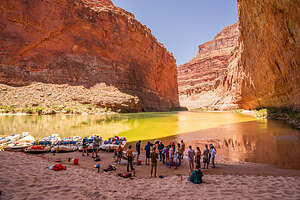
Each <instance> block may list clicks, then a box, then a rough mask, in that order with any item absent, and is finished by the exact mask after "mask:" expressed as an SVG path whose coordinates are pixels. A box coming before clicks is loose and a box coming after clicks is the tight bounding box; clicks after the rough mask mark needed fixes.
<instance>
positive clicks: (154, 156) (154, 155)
mask: <svg viewBox="0 0 300 200" xmlns="http://www.w3.org/2000/svg"><path fill="white" fill-rule="evenodd" d="M157 159H158V154H157V153H156V147H153V150H152V153H151V177H152V173H153V168H154V177H156V171H157Z"/></svg>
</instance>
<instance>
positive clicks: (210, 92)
mask: <svg viewBox="0 0 300 200" xmlns="http://www.w3.org/2000/svg"><path fill="white" fill-rule="evenodd" d="M238 37H239V30H238V23H236V24H234V25H231V26H228V27H226V28H224V29H223V30H222V31H221V32H220V33H219V34H217V35H216V37H215V38H214V39H213V40H212V41H209V42H206V43H204V44H202V45H200V46H199V50H198V52H197V55H196V57H195V58H194V59H192V60H191V61H189V62H188V63H186V64H183V65H181V66H179V67H178V89H179V99H180V104H181V106H185V107H188V108H212V107H214V108H215V107H216V104H218V102H219V100H220V98H221V97H220V96H222V95H223V93H222V90H220V89H219V88H220V87H223V85H222V82H223V81H224V77H225V75H226V72H227V69H228V65H229V60H230V58H231V56H232V54H233V50H234V49H235V48H236V47H237V46H238Z"/></svg>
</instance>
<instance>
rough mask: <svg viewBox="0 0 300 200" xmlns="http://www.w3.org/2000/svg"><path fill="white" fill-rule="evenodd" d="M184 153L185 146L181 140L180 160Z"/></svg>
mask: <svg viewBox="0 0 300 200" xmlns="http://www.w3.org/2000/svg"><path fill="white" fill-rule="evenodd" d="M184 151H185V144H184V142H183V140H181V152H182V154H181V156H182V157H181V159H182V160H183V156H184Z"/></svg>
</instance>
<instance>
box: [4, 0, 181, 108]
mask: <svg viewBox="0 0 300 200" xmlns="http://www.w3.org/2000/svg"><path fill="white" fill-rule="evenodd" d="M0 83H1V87H0V94H1V95H0V96H1V97H0V100H1V103H6V102H10V103H24V102H25V103H26V104H30V103H37V104H47V105H48V104H51V103H53V102H52V100H53V101H54V103H57V104H64V103H66V102H68V101H70V102H71V101H77V102H80V103H92V104H97V105H101V106H109V107H120V108H122V109H125V110H126V109H127V111H141V110H145V111H150V110H168V109H170V108H172V107H178V105H179V104H178V91H177V70H176V61H175V59H174V57H173V56H172V55H171V54H170V53H169V52H168V51H167V50H166V49H165V48H164V46H163V45H162V44H160V43H159V42H158V41H157V40H156V39H155V37H154V36H153V35H152V34H151V31H150V30H149V29H148V28H147V27H146V26H144V25H142V24H141V23H139V22H138V21H137V20H136V19H135V18H134V16H133V15H132V14H131V13H129V12H126V11H125V10H123V9H121V8H118V7H115V6H114V5H113V3H112V2H111V1H110V0H101V1H99V0H8V1H4V0H3V1H0ZM36 84H38V86H36V87H35V85H36ZM1 88H2V89H1ZM20 88H21V90H22V88H24V89H23V91H20ZM37 88H39V89H37ZM61 88H63V89H61ZM27 90H28V91H30V92H24V91H27ZM55 92H56V93H57V94H55V95H56V96H55V97H54V98H53V99H52V100H51V102H49V99H51V98H50V96H54V94H53V93H55ZM16 94H17V95H16ZM26 95H27V96H26ZM36 95H38V97H36ZM12 96H13V97H12Z"/></svg>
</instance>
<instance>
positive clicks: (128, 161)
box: [126, 145, 134, 172]
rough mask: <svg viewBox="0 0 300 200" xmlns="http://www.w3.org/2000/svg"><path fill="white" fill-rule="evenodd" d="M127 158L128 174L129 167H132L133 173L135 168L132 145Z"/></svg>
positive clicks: (129, 147)
mask: <svg viewBox="0 0 300 200" xmlns="http://www.w3.org/2000/svg"><path fill="white" fill-rule="evenodd" d="M126 156H127V172H129V165H130V168H131V171H133V170H134V168H133V166H132V161H133V152H132V149H131V145H129V146H128V149H127V151H126Z"/></svg>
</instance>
